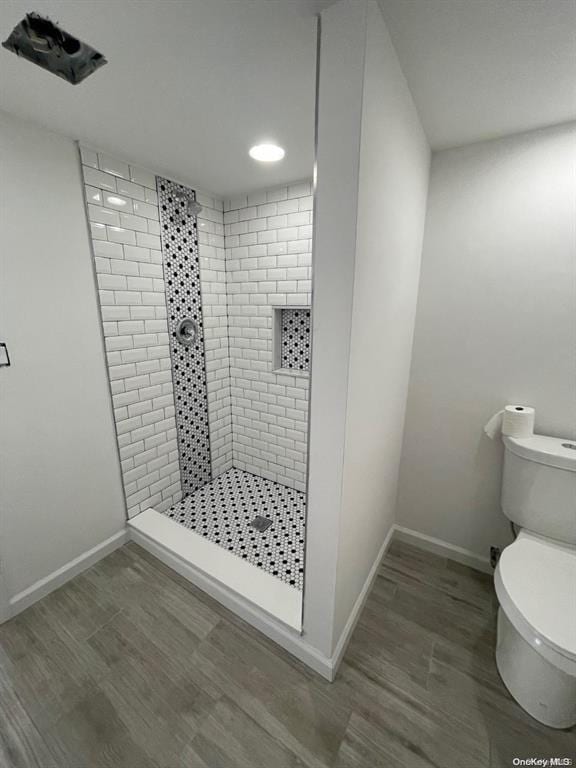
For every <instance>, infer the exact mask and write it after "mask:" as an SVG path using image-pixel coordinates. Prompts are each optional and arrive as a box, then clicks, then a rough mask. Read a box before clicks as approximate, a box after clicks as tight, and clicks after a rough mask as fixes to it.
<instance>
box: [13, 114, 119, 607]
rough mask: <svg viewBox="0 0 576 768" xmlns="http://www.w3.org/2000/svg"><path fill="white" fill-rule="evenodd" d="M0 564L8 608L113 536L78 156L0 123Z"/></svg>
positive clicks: (106, 422)
mask: <svg viewBox="0 0 576 768" xmlns="http://www.w3.org/2000/svg"><path fill="white" fill-rule="evenodd" d="M0 152H1V157H0V168H1V174H2V191H1V208H0V211H1V223H2V226H1V228H0V229H1V237H2V241H1V245H0V259H1V280H0V290H1V298H0V307H1V310H0V312H1V315H0V338H1V340H2V341H5V342H6V343H7V344H8V348H9V351H10V355H11V358H12V367H11V368H1V369H0V379H1V397H0V406H1V418H0V421H1V434H2V437H1V440H0V472H1V478H0V510H1V518H0V525H1V528H0V555H1V556H2V559H3V574H2V576H3V579H5V582H6V584H5V586H6V588H7V589H6V591H7V593H8V597H11V598H12V597H14V596H15V595H16V594H17V593H20V592H21V591H22V590H25V589H26V588H28V587H30V586H31V585H32V584H34V583H35V582H36V581H38V580H40V579H43V578H45V577H47V576H48V575H49V574H51V573H52V572H53V571H55V570H57V569H59V568H61V567H63V566H64V565H66V564H67V563H69V561H71V560H73V559H74V558H76V557H79V556H80V555H82V553H84V552H86V551H87V550H89V549H91V548H93V547H95V546H97V545H99V544H100V543H102V542H103V541H105V540H106V539H108V538H109V537H111V536H113V535H114V534H116V533H118V532H120V531H122V530H123V529H124V525H125V507H124V500H123V495H122V486H121V479H120V470H119V464H118V453H117V449H116V443H115V438H114V426H113V419H112V412H111V409H110V397H109V391H108V384H107V381H106V367H105V363H104V351H103V346H102V339H101V335H100V327H99V319H98V311H97V304H96V293H95V290H94V278H93V274H92V263H91V255H90V246H89V240H88V232H87V226H86V220H85V216H84V209H83V202H82V186H81V178H80V166H79V160H78V155H77V149H76V146H75V145H74V143H73V142H72V141H70V140H68V139H64V138H61V137H58V136H55V135H54V134H51V133H48V132H46V131H43V130H40V129H38V128H35V127H33V126H31V125H29V124H27V123H23V122H21V121H19V120H15V119H13V118H12V117H9V116H8V115H6V114H4V113H0Z"/></svg>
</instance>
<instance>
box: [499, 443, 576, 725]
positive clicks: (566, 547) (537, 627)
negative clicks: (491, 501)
mask: <svg viewBox="0 0 576 768" xmlns="http://www.w3.org/2000/svg"><path fill="white" fill-rule="evenodd" d="M504 443H505V448H506V450H505V456H504V475H503V484H502V508H503V511H504V513H505V514H506V515H507V516H508V517H509V518H510V519H511V520H513V521H514V522H515V523H516V524H517V525H519V526H522V529H521V530H520V532H519V534H518V536H517V538H516V540H515V541H514V543H513V544H511V545H510V546H508V547H506V548H505V549H504V551H503V552H502V554H501V557H500V560H499V562H498V565H497V568H496V572H495V575H494V582H495V588H496V594H497V597H498V601H499V604H500V607H499V611H498V634H497V647H496V663H497V666H498V671H499V673H500V676H501V677H502V680H503V681H504V683H505V685H506V687H507V688H508V690H509V691H510V693H511V694H512V696H513V697H514V698H515V699H516V701H517V702H518V703H519V704H520V706H521V707H523V708H524V709H525V710H526V711H527V712H528V713H529V714H530V715H532V717H534V718H536V719H537V720H539V721H540V722H541V723H544V724H545V725H548V726H550V727H552V728H569V727H571V726H573V725H575V724H576V450H574V449H573V448H572V447H571V445H572V444H571V442H570V441H569V440H562V439H560V438H554V437H545V436H543V435H533V436H532V437H530V438H523V439H516V438H508V437H505V438H504Z"/></svg>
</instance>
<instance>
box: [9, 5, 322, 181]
mask: <svg viewBox="0 0 576 768" xmlns="http://www.w3.org/2000/svg"><path fill="white" fill-rule="evenodd" d="M329 2H330V0H289V1H288V2H287V1H286V0H241V2H237V1H235V0H169V2H167V1H166V0H164V1H160V0H156V1H154V2H151V1H150V0H2V2H0V38H1V39H2V40H4V39H6V37H7V36H8V34H9V33H10V32H11V30H12V28H13V27H14V26H15V25H16V24H17V23H18V22H19V21H20V20H21V19H22V18H23V17H24V15H25V13H26V12H29V11H31V10H34V11H36V12H38V13H40V14H42V15H45V16H49V17H50V18H51V19H52V20H53V21H56V22H58V23H59V24H60V25H61V26H62V27H63V28H64V29H65V30H66V31H68V32H71V33H72V34H74V35H76V36H77V37H79V38H80V39H82V40H85V41H86V42H87V43H90V44H91V45H92V46H93V47H95V48H96V49H98V50H100V51H101V52H102V53H103V54H104V55H105V56H106V58H107V59H108V61H109V63H108V64H107V65H106V66H104V67H102V68H101V69H100V70H98V71H97V72H96V73H94V74H93V75H91V76H90V77H89V78H88V79H87V80H86V81H84V82H83V83H81V84H79V85H77V86H72V85H70V84H69V83H66V82H65V81H64V80H61V79H59V78H57V77H55V76H54V75H52V74H50V73H48V72H46V71H44V70H42V69H41V68H39V67H37V66H34V65H33V64H31V63H30V62H28V61H25V60H23V59H19V58H17V57H16V56H14V54H12V53H10V52H8V51H6V50H4V49H0V97H1V99H0V100H1V104H2V108H3V109H5V110H7V111H9V112H12V113H14V114H17V115H19V116H21V117H23V118H26V119H29V120H32V121H34V122H37V123H40V124H42V125H44V126H46V127H48V128H50V129H51V130H54V131H56V132H58V133H63V134H65V135H67V136H71V137H73V138H77V139H80V140H82V141H84V142H86V143H89V144H93V145H94V146H96V147H97V148H101V149H103V150H105V151H108V152H110V153H112V154H117V155H120V156H121V157H123V158H125V159H127V160H131V161H132V162H134V163H137V164H140V165H144V166H147V167H149V168H151V169H152V170H154V171H156V172H158V173H166V174H167V175H172V176H177V177H178V178H180V179H181V180H182V181H185V182H189V183H190V184H191V185H193V186H197V187H199V188H201V189H205V190H208V191H212V192H215V193H217V194H219V195H222V196H232V195H235V194H238V193H240V192H246V191H251V190H253V189H258V188H262V187H265V186H273V185H276V184H282V183H284V182H286V181H294V180H297V179H303V178H309V177H310V176H311V175H312V171H313V154H314V98H315V94H314V89H315V78H316V70H315V67H316V20H315V14H316V13H317V12H318V11H319V10H321V9H322V8H323V7H324V6H326V5H328V4H329ZM263 139H273V140H275V141H277V142H278V143H279V144H281V145H282V146H283V147H284V148H285V150H286V157H285V159H284V160H283V161H282V162H280V163H278V164H277V165H269V166H266V165H262V164H259V163H256V162H255V161H254V160H252V159H251V158H249V157H248V149H249V148H250V147H251V146H252V145H253V144H256V143H258V142H259V141H262V140H263Z"/></svg>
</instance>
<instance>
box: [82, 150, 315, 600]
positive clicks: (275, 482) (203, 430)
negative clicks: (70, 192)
mask: <svg viewBox="0 0 576 768" xmlns="http://www.w3.org/2000/svg"><path fill="white" fill-rule="evenodd" d="M81 158H82V171H83V176H84V183H85V190H86V203H87V214H88V219H89V223H90V229H91V236H92V243H93V253H94V267H95V273H96V279H97V283H98V290H99V297H100V308H101V316H102V329H103V335H104V343H105V347H106V356H107V365H108V376H109V382H110V389H111V397H112V403H113V409H114V417H115V423H116V433H117V439H118V446H119V453H120V460H121V468H122V478H123V484H124V493H125V497H126V507H127V513H128V517H129V518H133V517H135V516H136V515H138V514H139V513H140V512H143V511H144V510H148V509H150V508H153V509H154V510H156V512H159V513H162V514H164V515H165V516H166V517H168V518H170V519H171V520H172V521H174V524H175V525H176V524H179V525H182V526H184V527H186V528H187V529H188V530H191V531H193V532H194V533H196V534H198V535H200V536H202V537H203V538H205V539H208V540H210V541H211V542H213V543H215V544H217V545H218V546H219V547H222V548H224V549H226V550H228V551H229V552H231V553H233V554H234V555H236V556H238V557H240V558H242V559H243V560H245V561H246V562H248V563H251V564H252V565H254V566H256V567H258V568H260V569H261V570H262V571H265V572H267V573H268V574H271V575H273V576H275V577H277V578H279V579H281V580H282V581H283V582H285V583H286V584H289V585H290V586H292V587H294V588H296V589H299V590H301V589H302V584H303V560H304V556H303V551H304V529H305V507H306V499H305V488H306V465H307V428H308V424H307V422H308V392H309V372H310V352H311V338H310V328H311V322H310V320H311V317H310V305H311V244H312V191H311V183H310V182H308V181H303V182H298V183H295V184H292V185H288V186H283V187H280V188H274V189H271V190H263V191H258V192H252V193H249V194H246V195H245V196H241V197H238V198H235V199H233V200H219V199H217V198H215V197H214V196H213V195H210V194H205V193H202V192H200V191H198V190H194V189H191V188H190V187H188V186H186V185H183V184H181V183H179V181H177V180H173V179H166V178H163V177H160V176H156V175H155V174H154V173H152V172H150V171H147V170H144V169H141V168H137V167H134V166H132V165H130V164H129V163H126V162H123V161H121V160H118V159H115V158H111V157H108V156H107V155H105V154H103V153H100V152H97V151H94V150H92V149H89V148H86V147H82V148H81ZM195 201H196V202H197V203H199V204H200V206H201V210H200V211H199V212H198V213H197V215H194V214H195V208H194V203H195ZM183 321H185V322H183ZM255 518H256V519H260V523H261V527H262V524H263V530H259V529H258V528H256V527H253V526H252V522H253V521H254V519H255Z"/></svg>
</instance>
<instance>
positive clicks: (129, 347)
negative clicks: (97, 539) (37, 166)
mask: <svg viewBox="0 0 576 768" xmlns="http://www.w3.org/2000/svg"><path fill="white" fill-rule="evenodd" d="M81 156H82V170H83V173H84V181H85V185H86V187H85V189H86V200H87V203H88V205H87V209H88V218H89V221H90V228H91V232H92V239H93V249H94V260H95V269H96V275H97V280H98V288H99V294H100V304H101V310H102V321H103V330H104V338H105V344H106V352H107V363H108V372H109V378H110V383H111V388H112V398H113V406H114V416H115V420H116V431H117V435H118V443H119V447H120V458H121V464H122V476H123V481H124V489H125V494H126V501H127V507H128V516H129V517H132V516H134V515H135V514H137V513H138V512H140V511H142V510H144V509H147V508H148V507H154V508H155V509H157V510H158V511H164V510H166V509H168V508H169V507H170V506H172V505H173V504H175V503H176V502H178V501H179V500H180V499H181V498H182V489H181V481H180V468H179V462H178V447H177V442H176V422H175V417H174V397H173V385H172V373H171V361H170V351H169V346H168V327H167V320H166V303H165V291H164V278H163V268H162V254H161V251H160V237H159V233H160V229H159V214H158V199H157V195H156V179H155V176H154V174H153V173H150V172H149V171H146V170H143V169H141V168H136V167H133V166H130V165H128V164H127V163H124V162H122V161H119V160H115V159H114V158H110V157H108V156H106V155H103V154H101V153H98V152H95V151H93V150H90V149H87V148H84V147H82V148H81ZM197 196H198V199H199V201H200V202H201V203H202V205H203V206H204V210H203V211H202V213H201V215H200V216H199V217H198V231H199V233H200V234H199V245H200V260H201V280H202V291H203V304H204V305H205V309H204V323H205V338H206V358H207V360H206V366H207V386H208V398H209V407H208V411H209V421H210V430H211V435H212V440H213V448H212V451H213V452H212V466H213V474H214V476H216V475H217V474H220V473H221V472H224V471H226V470H227V469H229V468H230V467H231V465H232V431H231V415H230V385H229V360H228V344H227V333H226V325H227V324H226V283H225V254H224V233H223V212H222V203H221V201H218V200H215V199H214V198H212V197H210V196H207V195H203V194H202V193H198V195H197Z"/></svg>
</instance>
